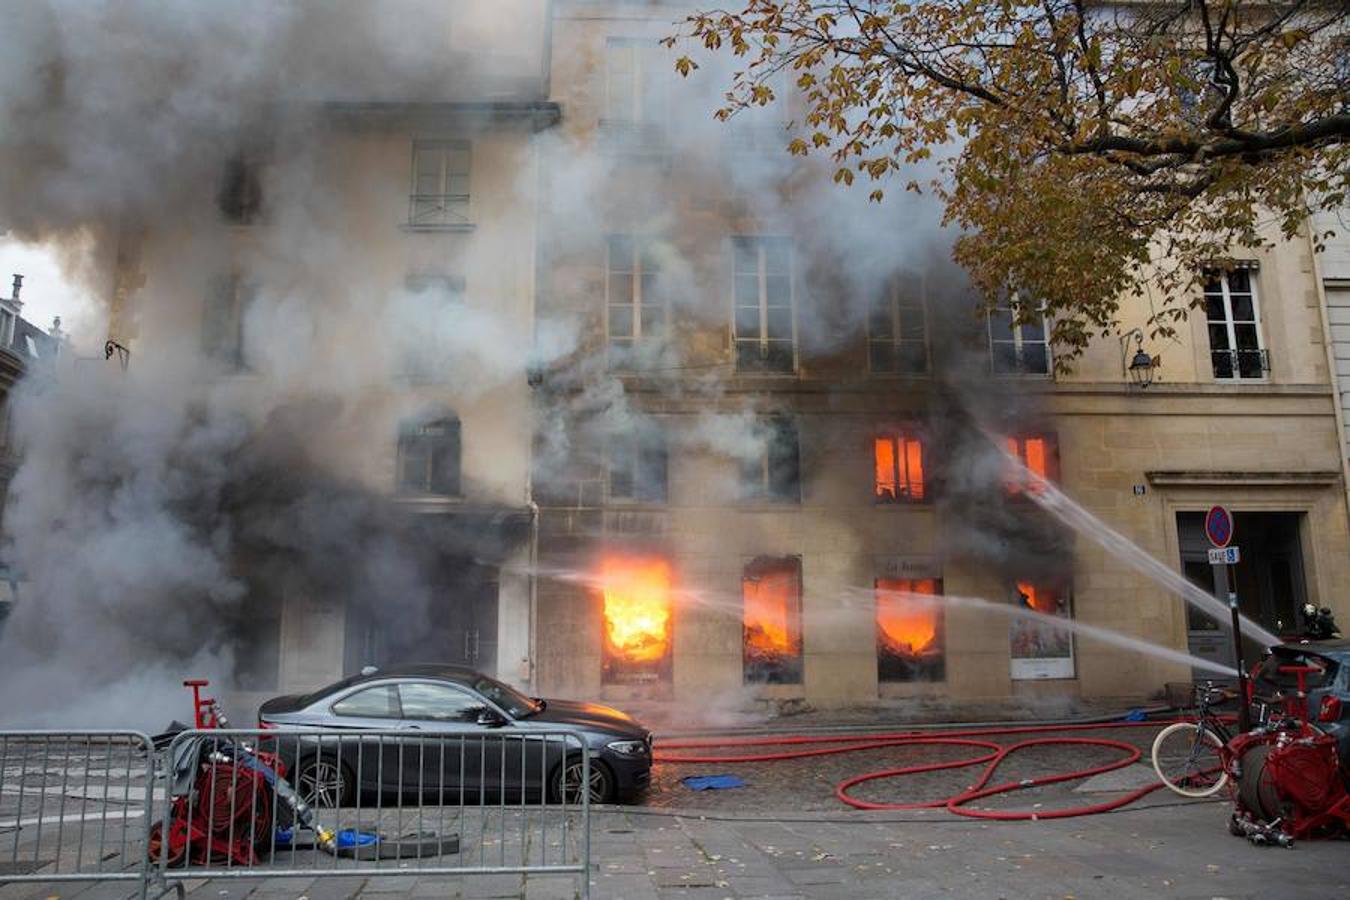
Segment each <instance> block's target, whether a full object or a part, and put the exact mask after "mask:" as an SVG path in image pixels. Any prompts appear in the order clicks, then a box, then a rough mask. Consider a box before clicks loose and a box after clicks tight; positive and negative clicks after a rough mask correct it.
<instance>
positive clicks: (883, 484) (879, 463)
mask: <svg viewBox="0 0 1350 900" xmlns="http://www.w3.org/2000/svg"><path fill="white" fill-rule="evenodd" d="M873 447H874V452H873V458H874V462H875V464H876V495H877V497H878V498H881V499H884V500H901V499H909V500H922V499H923V495H924V485H923V447H922V445H921V444H920V443H919V440H918V439H917V438H913V437H908V436H905V435H887V436H884V437H878V438H876V440H875V441H874V442H873Z"/></svg>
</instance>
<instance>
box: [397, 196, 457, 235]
mask: <svg viewBox="0 0 1350 900" xmlns="http://www.w3.org/2000/svg"><path fill="white" fill-rule="evenodd" d="M408 226H409V227H410V228H428V229H434V228H448V229H455V228H470V227H472V226H473V222H472V221H470V219H469V195H468V194H413V195H412V196H411V198H410V200H409V203H408Z"/></svg>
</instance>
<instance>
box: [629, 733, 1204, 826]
mask: <svg viewBox="0 0 1350 900" xmlns="http://www.w3.org/2000/svg"><path fill="white" fill-rule="evenodd" d="M1173 721H1181V720H1176V719H1171V720H1162V721H1158V722H1109V723H1104V724H1103V723H1091V724H1081V725H1025V726H1011V727H997V728H970V729H964V730H956V731H943V732H940V733H937V734H933V733H931V732H916V731H903V732H891V733H885V734H877V735H870V736H868V737H867V738H859V737H858V736H856V735H849V736H838V735H789V736H785V737H772V738H758V737H757V738H748V739H747V738H732V739H716V738H708V739H699V740H677V741H662V742H661V743H660V750H661V752H659V753H657V754H656V756H655V758H656V760H657V761H659V762H672V763H674V762H678V763H692V764H702V763H717V764H728V763H746V762H774V761H779V760H789V759H805V758H808V757H813V756H832V755H835V754H842V753H857V752H859V751H862V750H877V749H882V748H885V747H933V746H948V747H952V746H955V747H973V748H976V749H978V750H982V751H985V752H983V753H980V754H978V755H975V756H971V757H968V758H966V759H957V760H946V761H943V762H933V763H923V764H920V765H914V766H903V767H900V768H894V769H881V770H878V771H875V772H866V773H864V774H861V775H855V776H854V777H852V778H848V779H846V780H844V781H842V782H840V783H839V784H838V785H837V786H836V787H835V791H834V793H835V796H836V797H838V798H839V799H840V800H842V801H843V802H844V803H847V804H848V805H849V806H852V807H854V808H855V809H868V810H899V809H946V810H947V811H949V812H952V813H955V814H957V815H960V816H970V817H973V818H978V819H998V820H1004V821H1032V820H1039V819H1066V818H1071V817H1074V816H1089V815H1094V814H1096V813H1104V812H1109V811H1111V810H1113V809H1119V808H1120V807H1122V806H1127V805H1129V804H1131V803H1133V802H1134V801H1136V800H1138V799H1139V798H1140V797H1143V796H1145V795H1146V794H1150V793H1152V792H1153V791H1156V790H1158V789H1159V788H1161V787H1163V786H1164V785H1163V783H1162V782H1161V781H1159V782H1158V783H1156V784H1150V785H1146V786H1144V787H1141V788H1136V789H1134V790H1132V791H1129V792H1127V793H1125V794H1123V795H1122V796H1120V797H1116V798H1114V799H1111V800H1107V801H1104V802H1102V803H1094V804H1091V805H1087V806H1075V807H1066V808H1064V809H1051V810H1039V809H1038V810H987V809H971V808H969V807H968V806H967V805H966V804H969V803H972V802H974V801H976V800H981V799H984V798H986V797H992V796H995V795H997V794H1007V793H1011V792H1013V791H1020V790H1026V789H1027V788H1033V787H1040V786H1043V785H1047V784H1056V783H1059V782H1062V781H1073V780H1075V779H1079V778H1090V777H1092V776H1093V775H1100V774H1102V773H1103V772H1111V771H1114V770H1116V769H1123V768H1124V767H1125V766H1128V765H1132V764H1133V763H1135V762H1137V761H1138V760H1139V758H1140V757H1141V756H1142V755H1143V751H1141V750H1140V749H1139V748H1138V747H1136V746H1134V745H1133V744H1129V743H1126V742H1125V741H1115V740H1111V739H1109V738H1095V737H1093V738H1086V737H1042V738H1028V739H1026V740H1022V741H1018V742H1017V743H1014V744H1008V745H1006V746H1005V745H1003V744H998V743H995V742H994V741H988V740H980V739H981V738H987V737H996V736H1002V735H1014V734H1043V733H1045V732H1064V731H1100V730H1104V729H1108V728H1156V727H1158V726H1159V725H1167V724H1170V723H1171V722H1173ZM1048 745H1076V746H1092V747H1105V748H1108V749H1111V750H1119V751H1121V752H1122V754H1123V755H1122V756H1121V758H1120V759H1117V760H1114V761H1112V762H1109V763H1105V764H1103V765H1099V766H1092V767H1090V768H1085V769H1075V770H1073V771H1070V772H1062V773H1059V774H1055V775H1046V776H1042V777H1040V778H1028V779H1024V780H1021V781H1010V782H1005V783H1002V784H996V785H993V786H992V787H987V786H986V785H988V784H989V781H990V780H991V779H992V778H993V777H994V773H995V772H997V771H998V767H999V766H1000V765H1002V764H1003V761H1004V760H1006V759H1007V758H1008V757H1009V756H1011V755H1013V754H1014V753H1017V752H1019V751H1021V750H1025V749H1027V748H1029V747H1041V746H1048ZM782 746H794V747H802V748H804V749H794V750H778V751H775V752H768V753H733V754H716V755H689V756H686V755H682V754H677V753H668V752H666V751H670V750H696V749H704V748H710V747H718V748H726V747H746V748H753V747H782ZM978 765H984V766H985V768H984V771H983V772H982V773H981V775H980V777H979V778H978V779H977V780H976V782H975V783H974V785H972V786H971V787H970V788H968V789H966V790H965V791H963V792H961V793H959V794H953V795H952V796H950V797H944V798H942V799H939V800H929V801H922V802H914V803H874V802H871V801H868V800H861V799H859V798H857V797H854V796H852V795H851V794H849V790H850V789H852V788H853V787H855V786H857V785H859V784H863V783H864V782H868V781H879V780H882V779H887V778H903V777H904V776H906V775H918V774H920V773H923V772H938V771H943V770H947V769H963V768H968V767H970V766H978Z"/></svg>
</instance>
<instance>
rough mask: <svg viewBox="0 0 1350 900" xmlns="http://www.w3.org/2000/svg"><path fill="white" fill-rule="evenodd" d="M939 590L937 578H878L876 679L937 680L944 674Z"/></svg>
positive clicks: (895, 680)
mask: <svg viewBox="0 0 1350 900" xmlns="http://www.w3.org/2000/svg"><path fill="white" fill-rule="evenodd" d="M941 593H942V581H941V580H940V579H937V578H918V579H910V578H878V579H877V580H876V601H877V680H878V681H882V682H907V681H941V680H943V679H944V678H945V677H946V653H945V651H944V647H943V631H942V626H943V622H942V607H941V605H940V604H941V601H939V600H937V599H928V598H936V597H937V596H939V595H940V594H941Z"/></svg>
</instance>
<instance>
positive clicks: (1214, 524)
mask: <svg viewBox="0 0 1350 900" xmlns="http://www.w3.org/2000/svg"><path fill="white" fill-rule="evenodd" d="M1205 536H1206V537H1208V538H1209V542H1210V543H1211V544H1213V545H1214V546H1215V547H1227V546H1228V545H1229V544H1231V543H1232V542H1233V514H1232V513H1230V512H1229V511H1228V510H1226V509H1224V508H1223V507H1222V506H1211V507H1210V508H1209V512H1207V513H1205Z"/></svg>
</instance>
